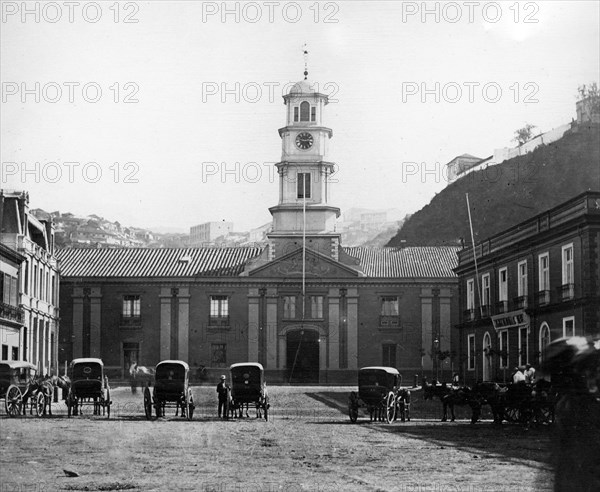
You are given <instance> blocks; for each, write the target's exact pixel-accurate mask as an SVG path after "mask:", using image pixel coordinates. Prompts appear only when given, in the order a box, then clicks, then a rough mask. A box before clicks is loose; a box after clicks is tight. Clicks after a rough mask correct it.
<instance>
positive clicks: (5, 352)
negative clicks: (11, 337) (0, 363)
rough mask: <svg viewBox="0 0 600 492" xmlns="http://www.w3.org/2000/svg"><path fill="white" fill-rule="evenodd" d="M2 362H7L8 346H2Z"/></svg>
mask: <svg viewBox="0 0 600 492" xmlns="http://www.w3.org/2000/svg"><path fill="white" fill-rule="evenodd" d="M2 360H8V345H4V344H2Z"/></svg>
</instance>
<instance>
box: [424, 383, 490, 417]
mask: <svg viewBox="0 0 600 492" xmlns="http://www.w3.org/2000/svg"><path fill="white" fill-rule="evenodd" d="M434 397H437V398H439V399H440V401H441V402H442V406H443V416H442V422H446V421H447V420H448V410H450V416H451V421H452V422H454V420H455V419H456V417H455V415H454V406H455V405H461V406H462V405H468V406H470V407H471V423H472V424H474V423H475V422H477V421H478V420H479V416H480V415H481V400H480V399H479V398H477V396H476V395H474V394H473V391H472V390H471V388H469V387H468V386H458V387H457V386H448V385H447V384H445V383H443V384H442V383H439V382H438V381H434V382H433V383H432V384H430V383H428V382H427V381H423V399H424V400H432V399H433V398H434Z"/></svg>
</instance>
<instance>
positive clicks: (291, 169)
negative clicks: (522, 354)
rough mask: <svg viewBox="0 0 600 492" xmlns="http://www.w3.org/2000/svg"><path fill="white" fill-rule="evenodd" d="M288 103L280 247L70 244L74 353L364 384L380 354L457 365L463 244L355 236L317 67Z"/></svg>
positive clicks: (276, 242)
mask: <svg viewBox="0 0 600 492" xmlns="http://www.w3.org/2000/svg"><path fill="white" fill-rule="evenodd" d="M284 103H285V106H286V125H285V127H283V128H281V129H279V135H280V138H281V140H282V159H281V161H280V162H278V163H277V164H276V165H275V166H276V168H277V171H278V176H279V182H278V190H279V200H278V203H277V204H276V205H275V206H273V207H271V208H270V209H269V210H270V212H271V214H272V216H273V222H272V228H271V229H270V231H269V232H268V233H267V246H265V247H232V248H219V247H217V248H215V247H212V248H211V247H207V248H188V249H166V248H165V249H147V248H136V249H110V250H109V249H103V250H99V249H95V250H90V249H88V250H86V249H77V250H75V249H70V250H62V251H60V253H59V258H60V265H61V272H62V278H61V285H62V287H61V307H62V312H61V314H62V321H63V324H62V327H63V329H62V331H61V348H62V350H61V354H62V356H63V358H64V359H63V360H65V361H66V360H70V359H72V358H74V357H82V356H83V357H86V356H92V357H101V358H102V359H103V360H104V362H105V364H106V365H107V368H108V370H109V371H112V372H113V373H114V375H115V376H119V375H120V376H124V375H125V374H126V373H127V370H128V368H129V366H130V364H132V363H133V362H137V363H139V364H143V365H155V364H156V363H158V362H159V361H160V360H163V359H183V360H185V361H187V362H188V363H189V364H190V365H191V367H192V368H194V367H200V366H204V367H206V368H208V372H209V374H210V375H216V374H219V373H221V372H222V371H223V368H225V367H228V366H229V365H230V364H232V363H236V362H244V361H257V362H260V363H261V364H263V366H264V367H265V369H266V372H267V376H268V378H269V381H273V382H305V383H341V382H355V381H356V371H357V369H358V368H359V367H362V366H367V365H386V366H393V367H396V368H398V369H399V370H400V372H401V373H402V375H403V377H404V378H405V380H408V381H410V382H412V381H413V379H414V376H415V375H418V376H419V375H420V376H422V375H423V374H426V375H432V374H437V375H438V376H441V375H443V374H446V376H447V377H449V376H450V372H451V371H452V369H453V365H454V364H455V363H456V357H455V351H456V350H455V346H456V344H455V340H453V339H452V337H453V334H455V335H456V333H455V332H453V331H452V330H451V327H452V326H453V325H454V324H456V323H457V322H458V312H457V306H458V296H457V280H456V275H455V274H454V272H453V268H454V267H455V266H456V261H457V258H456V253H457V251H458V248H455V247H437V248H436V247H422V248H363V247H343V246H342V245H341V244H340V243H341V241H340V234H339V232H337V231H336V228H335V223H336V219H337V217H338V216H339V214H340V210H339V208H337V207H335V206H334V205H333V204H331V203H330V197H331V190H330V186H331V180H330V176H331V173H332V172H333V170H334V164H333V163H332V162H330V161H328V159H327V156H328V146H329V140H330V139H331V138H332V135H333V132H332V130H331V129H330V128H328V127H326V126H324V111H325V107H326V105H327V103H328V98H327V96H326V95H324V94H321V93H318V92H316V91H314V90H313V89H312V87H311V85H310V83H309V82H308V81H307V80H306V79H304V80H302V81H301V82H299V83H298V84H296V85H294V86H293V87H292V89H291V91H290V93H289V94H287V95H285V96H284Z"/></svg>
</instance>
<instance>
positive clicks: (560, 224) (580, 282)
mask: <svg viewBox="0 0 600 492" xmlns="http://www.w3.org/2000/svg"><path fill="white" fill-rule="evenodd" d="M475 258H476V262H475V261H474V255H473V249H472V248H465V249H463V250H462V251H461V252H460V253H459V262H458V267H457V268H456V269H455V271H456V273H457V274H458V276H459V297H460V302H461V309H462V314H461V319H460V323H459V325H458V329H459V331H460V341H461V343H460V346H461V350H460V352H461V355H460V358H461V368H462V370H463V374H464V376H465V379H466V381H467V382H469V381H471V382H473V381H475V380H484V381H485V380H501V381H504V380H508V379H509V378H510V376H511V374H512V371H513V368H514V367H515V366H521V365H525V364H527V363H530V364H534V365H537V364H539V363H540V362H541V361H542V360H543V358H544V353H545V352H544V351H545V348H546V346H547V345H548V344H549V343H550V341H552V340H555V339H557V338H560V337H565V336H572V335H596V336H597V335H598V334H600V192H587V193H584V194H582V195H579V196H577V197H575V198H573V199H571V200H569V201H567V202H565V203H563V204H562V205H559V206H557V207H554V208H552V209H550V210H548V211H546V212H544V213H542V214H539V215H537V216H536V217H533V218H531V219H528V220H526V221H524V222H522V223H520V224H518V225H516V226H514V227H512V228H510V229H508V230H506V231H504V232H502V233H500V234H497V235H495V236H492V237H490V238H488V239H486V240H484V241H481V242H479V243H478V244H476V245H475Z"/></svg>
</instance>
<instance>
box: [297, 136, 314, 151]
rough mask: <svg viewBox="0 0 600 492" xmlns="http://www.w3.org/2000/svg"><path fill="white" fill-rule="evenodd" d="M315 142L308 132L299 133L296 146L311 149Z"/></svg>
mask: <svg viewBox="0 0 600 492" xmlns="http://www.w3.org/2000/svg"><path fill="white" fill-rule="evenodd" d="M312 144H313V136H312V135H311V134H310V133H308V132H302V133H298V135H296V147H298V148H299V149H301V150H306V149H310V148H311V147H312Z"/></svg>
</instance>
